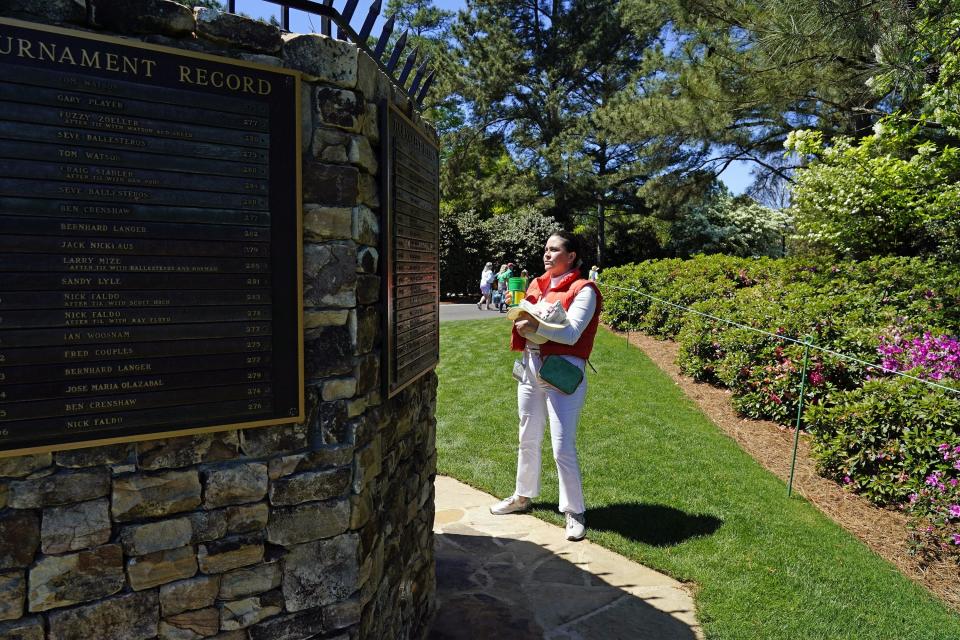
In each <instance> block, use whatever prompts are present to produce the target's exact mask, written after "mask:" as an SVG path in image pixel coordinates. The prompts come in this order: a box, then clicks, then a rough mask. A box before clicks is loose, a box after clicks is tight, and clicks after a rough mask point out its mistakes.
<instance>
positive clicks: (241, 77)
mask: <svg viewBox="0 0 960 640" xmlns="http://www.w3.org/2000/svg"><path fill="white" fill-rule="evenodd" d="M6 58H25V59H29V60H36V61H38V62H47V63H50V64H51V65H56V66H60V67H63V68H64V69H65V70H66V69H69V68H70V67H76V68H80V69H83V68H86V69H97V70H98V71H110V72H113V73H116V74H118V75H120V76H129V77H135V78H144V79H152V78H154V77H155V74H157V73H158V72H159V71H163V69H162V63H161V62H159V61H157V60H155V59H152V58H148V57H141V56H134V55H127V54H121V53H113V52H107V51H98V50H96V49H93V48H92V47H87V46H82V45H71V44H63V43H58V42H51V41H46V40H43V39H41V38H28V37H17V36H12V35H2V34H0V60H3V59H6ZM175 75H176V77H177V78H178V80H179V81H180V82H181V83H183V84H185V85H194V86H198V87H213V88H215V89H227V90H229V91H234V92H237V93H249V94H254V95H259V96H267V95H270V93H272V92H273V84H272V83H271V82H270V80H269V79H267V78H255V77H252V76H248V75H245V74H243V73H234V72H226V71H220V70H214V69H210V68H208V67H206V66H204V65H203V64H202V63H200V64H195V65H194V64H190V65H188V64H177V65H176V74H175Z"/></svg>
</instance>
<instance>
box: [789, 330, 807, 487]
mask: <svg viewBox="0 0 960 640" xmlns="http://www.w3.org/2000/svg"><path fill="white" fill-rule="evenodd" d="M812 344H813V337H812V336H805V337H804V339H803V373H802V374H800V401H799V402H798V403H797V424H796V428H795V429H794V432H793V460H792V461H791V462H790V481H789V482H788V483H787V497H788V498H789V497H790V496H791V495H792V494H793V472H794V470H795V469H796V467H797V448H798V447H799V446H800V419H801V418H802V417H803V394H804V392H805V391H806V387H807V365H808V364H809V363H810V346H811V345H812Z"/></svg>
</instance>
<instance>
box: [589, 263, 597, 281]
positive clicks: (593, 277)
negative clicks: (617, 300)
mask: <svg viewBox="0 0 960 640" xmlns="http://www.w3.org/2000/svg"><path fill="white" fill-rule="evenodd" d="M587 279H588V280H590V281H591V282H599V281H600V267H598V266H597V265H593V266H592V267H590V274H589V275H588V276H587Z"/></svg>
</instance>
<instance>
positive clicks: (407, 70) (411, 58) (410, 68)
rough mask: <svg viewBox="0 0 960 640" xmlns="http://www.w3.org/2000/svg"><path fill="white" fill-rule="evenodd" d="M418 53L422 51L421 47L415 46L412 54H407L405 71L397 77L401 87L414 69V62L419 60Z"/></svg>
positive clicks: (404, 64)
mask: <svg viewBox="0 0 960 640" xmlns="http://www.w3.org/2000/svg"><path fill="white" fill-rule="evenodd" d="M418 53H420V47H414V48H413V51H411V52H410V55H408V56H407V61H406V62H404V63H403V71H401V72H400V77H399V78H397V82H399V83H400V86H401V87H402V86H404V85H405V84H407V77H408V76H409V75H410V72H411V71H413V63H415V62H416V61H417V54H418Z"/></svg>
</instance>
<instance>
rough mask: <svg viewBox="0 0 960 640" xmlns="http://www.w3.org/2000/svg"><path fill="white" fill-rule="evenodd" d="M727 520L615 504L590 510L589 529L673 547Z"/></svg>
mask: <svg viewBox="0 0 960 640" xmlns="http://www.w3.org/2000/svg"><path fill="white" fill-rule="evenodd" d="M533 507H534V509H544V510H553V509H555V508H556V507H555V506H554V505H549V504H547V503H545V502H544V503H539V502H538V503H534V505H533ZM722 524H723V520H721V519H719V518H717V517H715V516H710V515H703V514H692V513H686V512H684V511H680V510H679V509H674V508H673V507H668V506H665V505H661V504H639V503H628V504H611V505H607V506H604V507H597V508H596V509H590V508H588V509H587V529H588V530H590V529H593V530H595V531H610V532H612V533H619V534H620V535H622V536H623V537H624V538H627V539H629V540H632V541H634V542H641V543H643V544H648V545H651V546H654V547H672V546H674V545H678V544H680V543H681V542H686V541H687V540H689V539H691V538H700V537H702V536H708V535H711V534H712V533H714V532H715V531H716V530H717V529H719V528H720V525H722Z"/></svg>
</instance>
